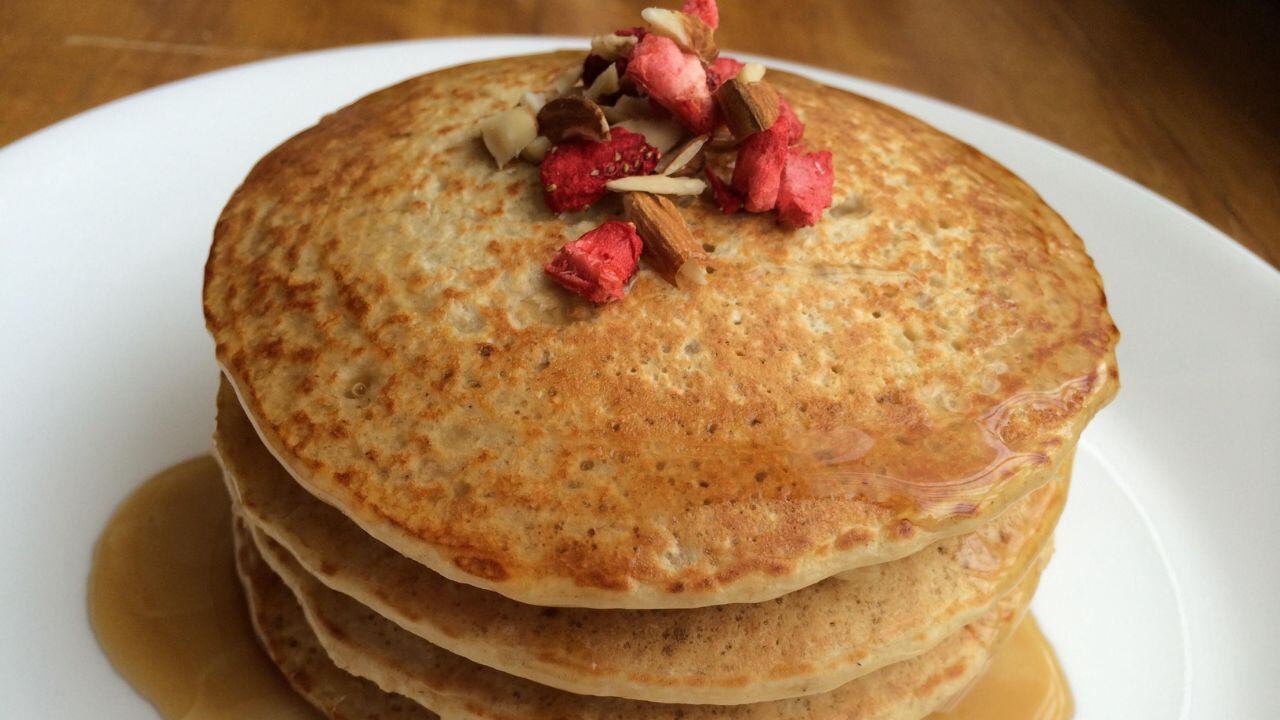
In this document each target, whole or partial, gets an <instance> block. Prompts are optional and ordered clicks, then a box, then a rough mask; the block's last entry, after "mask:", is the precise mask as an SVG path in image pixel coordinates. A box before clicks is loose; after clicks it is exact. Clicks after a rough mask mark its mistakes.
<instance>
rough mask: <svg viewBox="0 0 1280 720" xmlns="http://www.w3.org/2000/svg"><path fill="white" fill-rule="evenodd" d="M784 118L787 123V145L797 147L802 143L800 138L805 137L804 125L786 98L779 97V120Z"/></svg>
mask: <svg viewBox="0 0 1280 720" xmlns="http://www.w3.org/2000/svg"><path fill="white" fill-rule="evenodd" d="M784 118H785V119H786V121H787V144H788V145H795V144H797V143H799V142H800V138H802V137H804V123H803V122H802V121H801V120H800V117H799V116H798V115H796V111H795V110H792V109H791V103H788V102H787V99H786V98H784V97H782V96H781V95H779V96H778V120H782V119H784Z"/></svg>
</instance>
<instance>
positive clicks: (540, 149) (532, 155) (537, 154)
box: [520, 135, 551, 165]
mask: <svg viewBox="0 0 1280 720" xmlns="http://www.w3.org/2000/svg"><path fill="white" fill-rule="evenodd" d="M548 152H551V141H550V140H548V139H547V138H546V137H545V136H542V135H539V136H538V137H536V138H534V139H533V141H532V142H530V143H529V144H528V145H525V146H524V149H523V150H521V151H520V157H521V159H523V160H526V161H528V162H531V163H533V164H534V165H538V164H540V163H541V162H542V160H543V158H545V157H546V156H547V153H548Z"/></svg>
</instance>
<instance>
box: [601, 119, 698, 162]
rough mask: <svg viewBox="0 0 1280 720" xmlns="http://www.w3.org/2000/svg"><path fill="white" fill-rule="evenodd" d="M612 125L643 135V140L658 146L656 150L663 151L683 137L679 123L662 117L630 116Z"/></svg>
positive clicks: (673, 145) (682, 130)
mask: <svg viewBox="0 0 1280 720" xmlns="http://www.w3.org/2000/svg"><path fill="white" fill-rule="evenodd" d="M613 126H614V127H620V128H626V129H628V130H630V131H631V132H636V133H640V134H641V135H643V136H644V139H645V142H647V143H649V144H650V145H652V146H654V147H656V148H658V152H664V153H665V152H667V151H668V150H670V149H671V148H673V147H675V146H676V143H678V142H680V138H682V137H684V128H682V127H680V124H679V123H676V122H673V121H671V120H666V119H664V118H657V117H649V118H643V117H642V118H632V119H630V120H621V121H619V122H616V123H614V124H613Z"/></svg>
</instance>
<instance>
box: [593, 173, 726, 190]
mask: <svg viewBox="0 0 1280 720" xmlns="http://www.w3.org/2000/svg"><path fill="white" fill-rule="evenodd" d="M604 186H605V188H606V189H608V190H612V191H613V192H641V193H653V194H654V195H701V194H702V191H703V190H706V189H707V184H706V183H705V182H703V181H702V180H699V179H697V178H678V177H668V176H666V175H631V176H629V177H624V178H618V179H617V180H610V181H609V182H606V183H605V184H604Z"/></svg>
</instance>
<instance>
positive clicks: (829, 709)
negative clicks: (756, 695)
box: [237, 524, 1039, 720]
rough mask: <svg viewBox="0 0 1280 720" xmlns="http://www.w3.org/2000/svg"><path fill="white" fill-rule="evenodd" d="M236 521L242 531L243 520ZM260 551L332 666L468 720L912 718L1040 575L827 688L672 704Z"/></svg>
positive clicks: (1001, 624)
mask: <svg viewBox="0 0 1280 720" xmlns="http://www.w3.org/2000/svg"><path fill="white" fill-rule="evenodd" d="M237 527H238V529H239V531H240V532H242V533H244V532H246V531H247V527H246V526H244V525H243V524H239V525H238V526H237ZM246 544H249V543H247V542H246ZM277 548H278V546H277ZM258 555H259V558H260V559H261V560H265V561H266V564H267V565H269V566H270V567H271V568H272V569H273V570H275V571H276V573H277V574H278V575H279V578H280V579H281V580H283V581H284V583H285V585H287V586H289V588H290V589H291V590H293V593H294V597H295V598H296V599H297V604H300V605H301V608H302V613H303V614H304V615H305V616H306V620H307V623H308V624H309V625H310V626H311V628H312V630H313V631H314V632H315V634H316V637H317V638H318V639H319V641H320V644H321V645H322V646H323V647H324V649H325V651H326V652H328V654H329V657H330V659H331V660H333V662H334V664H335V665H337V666H338V667H339V668H341V669H343V670H345V671H347V672H349V673H351V674H353V675H356V676H359V677H364V678H368V679H370V680H372V681H373V682H375V683H376V684H377V685H378V686H379V687H380V688H382V689H383V690H385V691H387V692H393V693H396V694H399V695H404V696H406V697H409V698H411V699H413V700H415V701H416V702H418V703H420V704H422V705H423V706H424V707H427V708H429V709H431V710H433V711H435V712H437V713H439V714H441V715H442V716H444V717H448V718H468V719H473V720H481V719H485V720H491V719H497V718H503V719H504V720H542V719H544V718H545V719H552V718H555V719H557V720H558V719H561V718H569V717H572V718H583V719H584V720H586V719H599V720H603V719H604V718H609V719H610V720H628V719H630V718H644V719H645V720H677V719H678V720H706V719H708V718H728V719H733V718H738V719H741V720H747V719H752V720H754V719H757V718H758V719H759V720H801V719H803V720H829V719H830V718H841V719H842V720H872V719H875V720H916V719H918V718H921V717H923V716H924V715H927V714H928V713H929V712H932V711H933V710H934V709H936V708H938V707H940V706H942V705H943V704H944V703H945V702H947V701H948V700H949V699H951V698H952V697H953V696H955V695H956V694H957V693H958V692H960V691H961V690H963V689H964V688H965V687H966V686H967V685H968V684H969V683H970V682H972V681H973V680H974V679H975V678H976V677H977V675H978V674H979V673H980V672H981V671H982V669H983V668H984V667H985V665H986V661H987V659H988V658H989V657H990V655H991V653H992V652H993V651H994V650H995V648H996V647H998V645H999V643H1000V642H1001V641H1002V640H1003V639H1004V637H1005V636H1007V634H1008V632H1009V631H1010V630H1012V629H1013V627H1014V626H1016V624H1017V621H1018V619H1019V618H1020V617H1021V615H1022V613H1023V612H1024V611H1025V609H1026V605H1027V603H1028V602H1029V601H1030V599H1031V595H1032V594H1033V593H1034V590H1035V585H1036V583H1037V581H1038V579H1039V572H1038V571H1036V572H1032V573H1031V574H1030V575H1029V576H1028V577H1027V578H1026V579H1025V580H1024V581H1023V583H1022V584H1021V585H1019V587H1018V588H1017V589H1016V590H1014V591H1013V592H1011V593H1009V594H1007V595H1006V596H1005V597H1004V598H1002V599H1001V601H1000V603H998V604H997V606H996V607H995V608H994V609H993V610H992V611H991V612H989V613H988V614H987V615H986V616H984V617H983V618H981V619H980V620H978V621H976V622H974V623H971V624H970V625H967V626H965V627H964V628H963V629H962V630H960V631H959V632H957V633H955V634H954V635H952V636H951V637H949V638H947V639H946V640H944V641H943V642H942V643H940V644H939V645H938V646H936V647H935V648H933V649H932V650H930V651H929V652H927V653H925V654H923V655H921V656H919V657H916V658H914V659H911V660H906V661H904V662H900V663H897V664H894V665H890V666H888V667H886V668H882V669H880V670H878V671H876V672H874V673H872V674H870V675H866V676H864V677H862V678H859V679H857V680H854V681H852V682H850V683H848V684H846V685H843V686H841V687H839V688H837V689H835V690H833V691H831V692H827V693H822V694H820V695H810V696H806V697H803V698H795V699H791V700H778V701H774V702H766V703H754V704H750V705H678V704H663V703H646V702H640V701H636V700H622V699H617V698H608V697H593V696H584V695H574V694H572V693H567V692H563V691H560V690H554V689H552V688H548V687H545V686H542V685H538V684H536V683H532V682H529V681H527V680H522V679H520V678H516V677H513V676H511V675H506V674H504V673H501V672H498V671H496V670H492V669H490V668H486V667H484V666H481V665H477V664H476V663H473V662H471V661H469V660H466V659H464V658H461V657H459V656H457V655H453V654H451V653H448V652H446V651H444V650H441V649H440V648H438V647H436V646H435V645H432V644H431V643H428V642H427V641H425V640H422V639H421V638H418V637H416V636H414V635H411V634H409V633H407V632H405V631H404V630H403V629H401V628H400V627H398V626H397V625H395V624H394V623H391V622H390V621H388V620H386V619H385V618H382V617H381V616H379V615H377V614H376V613H373V612H371V611H369V609H368V608H365V607H364V606H363V605H360V604H359V603H357V602H355V601H354V600H352V599H351V598H349V597H347V596H346V595H343V594H342V593H339V592H335V591H333V590H329V589H328V588H326V587H325V586H324V585H322V584H321V583H320V582H319V581H317V580H316V579H315V578H313V577H311V576H310V575H309V574H307V572H306V571H305V570H303V569H302V567H301V566H299V565H298V564H297V563H296V562H294V561H293V559H292V557H291V556H290V555H289V554H288V553H287V552H284V551H283V550H282V549H281V550H280V551H278V552H273V551H272V550H271V549H270V548H266V549H264V548H259V554H258Z"/></svg>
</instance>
